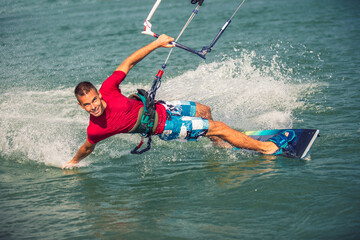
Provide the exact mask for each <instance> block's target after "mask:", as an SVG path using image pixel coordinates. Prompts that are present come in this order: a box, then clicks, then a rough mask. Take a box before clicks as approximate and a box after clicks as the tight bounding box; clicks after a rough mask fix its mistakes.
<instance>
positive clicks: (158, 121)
mask: <svg viewBox="0 0 360 240" xmlns="http://www.w3.org/2000/svg"><path fill="white" fill-rule="evenodd" d="M172 41H174V39H173V38H172V37H169V36H167V35H161V36H160V37H159V38H158V39H156V40H155V41H153V42H152V43H150V44H148V45H146V46H144V47H142V48H140V49H139V50H137V51H135V52H134V53H133V54H131V55H130V56H129V57H127V58H126V59H125V60H124V61H123V62H122V63H121V64H120V65H119V66H118V67H117V68H116V70H115V72H114V73H113V74H112V75H111V76H110V77H109V78H107V79H106V80H105V81H104V82H103V84H102V86H101V88H100V90H99V91H98V90H97V89H96V88H95V87H94V85H93V84H91V83H90V82H81V83H79V84H78V85H77V86H76V88H75V96H76V98H77V100H78V104H79V105H80V107H81V108H83V109H84V110H86V111H87V112H88V113H89V114H90V122H89V126H88V128H87V139H86V141H85V143H84V144H83V145H82V146H81V147H80V148H79V150H78V152H77V153H76V155H75V156H74V157H73V159H72V160H71V161H69V162H68V163H66V164H65V165H64V166H63V169H70V168H72V167H73V166H74V165H76V164H77V163H79V162H80V161H81V160H82V159H84V158H86V157H87V156H88V155H89V154H90V153H91V152H92V151H93V150H94V149H95V146H96V144H97V143H98V142H100V141H102V140H104V139H106V138H108V137H110V136H113V135H115V134H119V133H131V132H134V131H135V130H136V129H135V128H137V127H135V126H136V125H138V124H139V121H140V119H141V115H142V114H143V113H141V112H142V111H141V109H142V108H143V107H144V104H143V102H142V101H141V100H138V99H133V98H129V97H126V96H124V95H122V93H121V90H120V88H119V85H120V83H121V82H122V81H123V80H124V79H125V77H126V76H127V74H128V72H129V71H130V70H131V69H132V68H133V67H134V66H135V65H136V64H137V63H139V62H140V61H141V60H142V59H143V58H145V57H146V56H147V55H148V54H150V53H151V52H152V51H154V50H155V49H157V48H160V47H165V48H169V47H173V45H171V44H170V42H172ZM155 107H156V114H155V120H154V124H153V126H151V127H152V134H153V135H158V136H159V137H160V138H161V139H163V140H175V139H184V140H197V139H198V138H199V137H202V136H206V137H209V138H210V139H211V140H212V141H213V142H214V143H216V144H217V145H219V146H221V147H237V148H244V149H250V150H255V151H258V152H260V153H263V154H273V153H275V152H277V151H278V150H279V147H280V150H281V145H284V143H285V145H286V143H287V142H288V141H291V140H292V139H293V138H294V136H292V134H290V135H289V133H284V134H281V135H279V137H278V139H275V140H273V141H268V142H261V141H257V140H255V139H253V138H251V137H248V136H246V135H245V134H243V133H241V132H239V131H237V130H234V129H232V128H230V127H229V126H227V125H226V124H225V123H223V122H220V121H214V120H213V119H212V116H211V110H210V107H208V106H205V105H202V104H199V103H195V102H189V101H175V102H162V101H161V102H157V103H156V104H155ZM139 112H140V113H139ZM135 132H136V131H135Z"/></svg>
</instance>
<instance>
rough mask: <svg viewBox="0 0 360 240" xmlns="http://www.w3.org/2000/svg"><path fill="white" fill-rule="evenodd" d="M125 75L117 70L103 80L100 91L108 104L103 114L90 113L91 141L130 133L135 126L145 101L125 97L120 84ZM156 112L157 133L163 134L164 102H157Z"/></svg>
mask: <svg viewBox="0 0 360 240" xmlns="http://www.w3.org/2000/svg"><path fill="white" fill-rule="evenodd" d="M125 77H126V74H125V73H124V72H122V71H115V72H114V73H113V74H112V75H111V76H110V77H108V78H107V79H106V80H105V81H104V82H103V84H102V86H101V88H100V90H99V92H100V93H101V95H102V99H103V100H104V101H105V102H106V104H107V106H106V108H105V111H104V112H103V114H102V115H101V116H99V117H95V116H93V115H90V122H89V126H88V128H87V139H88V141H89V142H90V143H92V144H95V143H98V142H100V141H102V140H104V139H106V138H108V137H111V136H113V135H115V134H119V133H128V132H129V131H130V130H131V129H132V128H133V127H134V125H135V123H136V121H137V118H138V113H139V109H140V108H141V107H143V103H142V102H141V101H138V100H134V99H131V98H128V97H125V96H124V95H123V94H122V93H121V90H120V88H119V85H120V83H121V82H122V81H123V80H124V79H125ZM156 112H157V113H158V115H159V122H158V126H157V128H156V130H155V134H161V133H162V132H163V131H164V127H165V122H166V110H165V107H164V106H163V105H162V104H159V103H158V104H156Z"/></svg>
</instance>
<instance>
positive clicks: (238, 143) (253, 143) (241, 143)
mask: <svg viewBox="0 0 360 240" xmlns="http://www.w3.org/2000/svg"><path fill="white" fill-rule="evenodd" d="M206 136H207V137H219V138H221V139H222V140H224V141H226V142H228V143H230V144H231V145H233V146H235V147H238V148H244V149H250V150H255V151H258V152H260V153H263V154H273V153H274V152H276V151H277V150H278V149H279V148H278V147H277V146H276V145H275V143H273V142H261V141H258V140H255V139H253V138H251V137H249V136H247V135H245V134H244V133H242V132H239V131H237V130H235V129H232V128H230V127H229V126H228V125H226V124H225V123H223V122H219V121H212V120H209V130H208V132H207V133H206Z"/></svg>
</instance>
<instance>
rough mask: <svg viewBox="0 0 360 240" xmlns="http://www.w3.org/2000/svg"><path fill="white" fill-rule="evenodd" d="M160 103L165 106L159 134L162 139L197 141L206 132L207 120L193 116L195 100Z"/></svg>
mask: <svg viewBox="0 0 360 240" xmlns="http://www.w3.org/2000/svg"><path fill="white" fill-rule="evenodd" d="M162 104H163V105H164V107H165V108H166V123H165V128H164V132H163V133H162V134H160V135H159V137H160V138H161V139H162V140H165V141H169V140H177V141H197V140H198V139H199V138H200V137H203V136H205V135H206V133H207V132H208V130H209V121H208V120H207V119H204V118H200V117H195V113H196V104H195V102H190V101H171V102H162Z"/></svg>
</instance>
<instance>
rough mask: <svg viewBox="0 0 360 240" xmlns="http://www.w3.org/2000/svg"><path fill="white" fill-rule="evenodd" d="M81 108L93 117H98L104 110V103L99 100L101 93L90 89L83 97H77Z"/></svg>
mask: <svg viewBox="0 0 360 240" xmlns="http://www.w3.org/2000/svg"><path fill="white" fill-rule="evenodd" d="M77 99H78V101H79V102H78V103H79V105H80V106H81V108H83V109H85V110H86V111H87V112H88V113H90V114H91V115H93V116H94V117H100V116H101V115H102V114H103V113H104V111H105V108H106V103H105V102H104V100H102V99H101V93H98V92H97V91H96V90H94V89H91V90H90V91H89V92H88V93H87V94H85V95H83V96H77Z"/></svg>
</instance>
